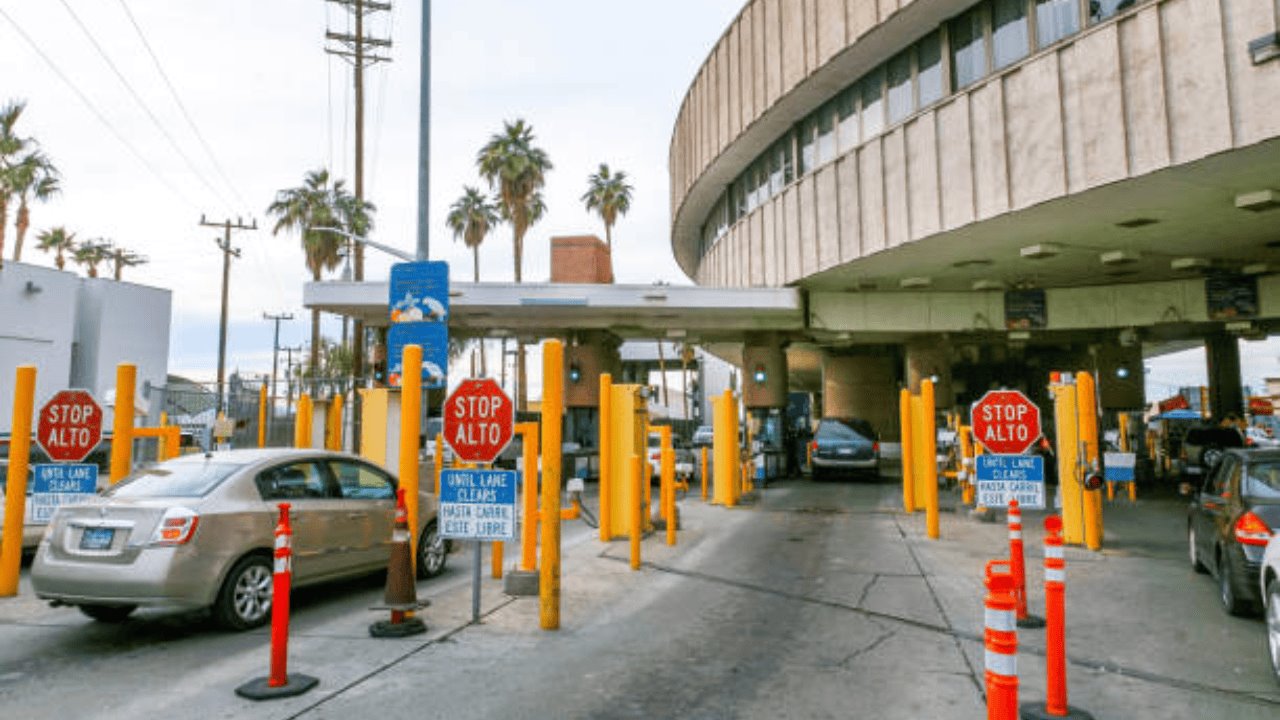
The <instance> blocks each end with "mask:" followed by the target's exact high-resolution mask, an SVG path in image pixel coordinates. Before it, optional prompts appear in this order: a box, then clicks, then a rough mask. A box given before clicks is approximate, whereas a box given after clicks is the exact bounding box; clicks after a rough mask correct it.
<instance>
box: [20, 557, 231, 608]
mask: <svg viewBox="0 0 1280 720" xmlns="http://www.w3.org/2000/svg"><path fill="white" fill-rule="evenodd" d="M209 560H211V558H200V557H198V556H196V555H195V554H194V553H193V552H191V551H190V550H189V546H185V547H148V548H143V549H141V550H140V551H138V553H137V556H136V557H134V558H133V560H132V561H131V562H128V563H125V564H120V563H114V562H110V563H108V562H93V561H86V560H82V559H77V558H75V557H67V556H62V557H59V556H58V554H57V553H55V552H53V551H52V549H51V548H50V545H49V543H41V545H40V547H39V549H38V550H37V551H36V557H35V561H34V562H33V563H32V565H31V586H32V589H33V590H35V594H36V597H39V598H41V599H44V600H54V601H58V602H63V603H67V604H72V605H79V604H98V605H142V606H151V607H172V608H199V607H205V606H207V605H210V604H212V602H213V595H214V590H215V586H216V584H217V581H216V579H215V576H214V575H213V573H214V572H216V570H215V569H214V568H212V567H209V564H208V561H209Z"/></svg>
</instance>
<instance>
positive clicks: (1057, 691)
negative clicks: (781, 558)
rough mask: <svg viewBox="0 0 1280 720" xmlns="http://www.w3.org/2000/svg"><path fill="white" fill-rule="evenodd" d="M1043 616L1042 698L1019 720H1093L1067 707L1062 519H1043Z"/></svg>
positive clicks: (1025, 707) (1027, 707)
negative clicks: (1044, 677)
mask: <svg viewBox="0 0 1280 720" xmlns="http://www.w3.org/2000/svg"><path fill="white" fill-rule="evenodd" d="M1044 531H1045V535H1044V615H1045V623H1046V625H1045V656H1044V659H1045V674H1046V681H1047V682H1046V683H1045V688H1046V695H1047V697H1046V699H1045V701H1044V702H1043V703H1026V704H1024V705H1023V706H1022V707H1021V708H1020V713H1021V718H1022V720H1053V719H1055V718H1057V719H1061V718H1070V719H1071V720H1093V716H1092V715H1090V714H1089V713H1087V712H1085V711H1084V710H1081V709H1080V708H1074V707H1071V706H1070V705H1068V704H1067V638H1066V621H1067V617H1066V616H1067V599H1066V595H1067V561H1066V555H1065V553H1064V552H1063V547H1062V545H1063V540H1062V518H1060V517H1058V516H1057V515H1050V516H1049V517H1047V518H1045V519H1044Z"/></svg>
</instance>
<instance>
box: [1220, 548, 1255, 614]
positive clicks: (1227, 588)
mask: <svg viewBox="0 0 1280 720" xmlns="http://www.w3.org/2000/svg"><path fill="white" fill-rule="evenodd" d="M1234 577H1235V574H1234V573H1233V572H1232V571H1231V561H1230V560H1228V559H1227V557H1226V554H1225V552H1219V553H1218V600H1219V601H1221V602H1222V609H1223V610H1226V611H1227V614H1228V615H1234V616H1236V617H1245V616H1247V615H1249V613H1250V611H1251V610H1252V607H1251V606H1250V604H1249V603H1248V601H1246V600H1245V599H1243V598H1241V597H1240V595H1239V593H1237V592H1236V585H1235V579H1234Z"/></svg>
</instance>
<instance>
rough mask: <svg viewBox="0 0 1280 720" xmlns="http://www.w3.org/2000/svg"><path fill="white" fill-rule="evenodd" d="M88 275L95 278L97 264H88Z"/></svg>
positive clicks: (96, 275)
mask: <svg viewBox="0 0 1280 720" xmlns="http://www.w3.org/2000/svg"><path fill="white" fill-rule="evenodd" d="M89 277H91V278H96V277H98V266H97V265H90V266H89Z"/></svg>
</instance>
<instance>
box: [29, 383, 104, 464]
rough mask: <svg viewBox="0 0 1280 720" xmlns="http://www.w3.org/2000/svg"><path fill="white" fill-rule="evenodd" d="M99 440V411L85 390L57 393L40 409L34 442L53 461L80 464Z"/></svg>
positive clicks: (100, 434) (100, 414) (100, 412)
mask: <svg viewBox="0 0 1280 720" xmlns="http://www.w3.org/2000/svg"><path fill="white" fill-rule="evenodd" d="M101 441H102V408H100V407H98V403H97V402H95V401H94V399H93V396H92V395H90V394H89V391H88V390H60V391H58V392H57V393H56V394H54V396H53V397H52V398H49V402H47V403H45V404H44V406H43V407H41V408H40V419H39V421H38V422H37V424H36V442H37V443H39V445H40V447H41V448H43V449H44V451H45V453H47V454H48V455H49V459H51V460H53V461H54V462H71V463H74V462H80V461H81V460H84V459H85V458H86V457H88V455H89V453H91V452H93V449H94V448H96V447H97V446H98V443H99V442H101Z"/></svg>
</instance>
